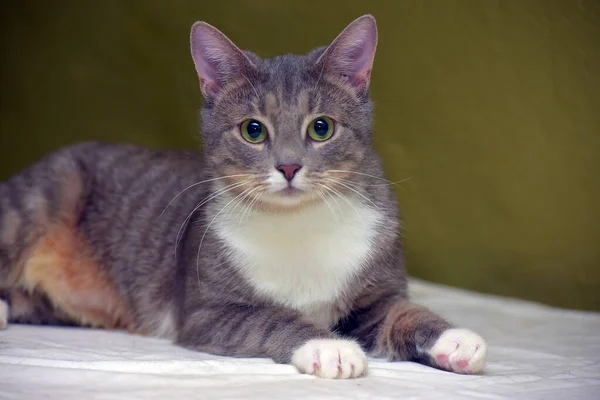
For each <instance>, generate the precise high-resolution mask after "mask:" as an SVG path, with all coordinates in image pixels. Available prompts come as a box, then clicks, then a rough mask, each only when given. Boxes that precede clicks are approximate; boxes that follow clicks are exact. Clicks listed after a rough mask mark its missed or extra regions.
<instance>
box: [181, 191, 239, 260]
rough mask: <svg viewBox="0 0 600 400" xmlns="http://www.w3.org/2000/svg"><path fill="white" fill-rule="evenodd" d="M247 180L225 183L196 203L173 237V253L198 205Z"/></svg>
mask: <svg viewBox="0 0 600 400" xmlns="http://www.w3.org/2000/svg"><path fill="white" fill-rule="evenodd" d="M248 182H250V180H249V179H248V180H245V181H242V182H238V183H232V184H230V185H227V186H225V187H224V188H221V189H219V190H217V191H216V192H215V193H213V194H212V195H210V196H207V197H206V198H205V199H204V200H202V201H201V202H200V203H198V205H197V206H196V207H194V209H193V210H192V211H191V212H190V213H189V214H188V216H187V217H186V218H185V220H184V221H183V223H182V224H181V226H180V227H179V231H177V237H176V238H175V254H177V246H178V245H179V242H180V240H181V238H182V237H183V230H184V229H185V227H186V226H187V223H188V222H189V220H190V218H192V215H194V213H195V212H196V211H198V209H199V208H200V207H202V206H203V205H204V204H206V203H208V202H209V201H211V200H213V199H214V198H216V197H219V196H220V195H222V194H224V193H226V192H229V191H230V190H233V189H235V188H238V187H240V186H243V185H245V184H247V183H248Z"/></svg>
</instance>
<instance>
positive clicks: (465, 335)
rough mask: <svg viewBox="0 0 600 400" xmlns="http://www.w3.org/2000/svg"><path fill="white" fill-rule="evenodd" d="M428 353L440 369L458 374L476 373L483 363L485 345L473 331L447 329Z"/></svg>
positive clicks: (481, 368)
mask: <svg viewBox="0 0 600 400" xmlns="http://www.w3.org/2000/svg"><path fill="white" fill-rule="evenodd" d="M429 355H430V356H431V358H432V359H433V360H434V362H435V363H436V364H437V365H438V366H439V367H440V368H442V369H445V370H448V371H453V372H457V373H460V374H476V373H478V372H481V370H483V367H484V365H485V361H486V358H487V345H486V343H485V340H483V338H482V337H481V336H479V335H478V334H477V333H475V332H473V331H470V330H468V329H448V330H447V331H445V332H444V333H442V334H441V335H440V337H439V338H438V340H437V341H436V342H435V344H434V345H433V347H432V348H431V349H430V350H429Z"/></svg>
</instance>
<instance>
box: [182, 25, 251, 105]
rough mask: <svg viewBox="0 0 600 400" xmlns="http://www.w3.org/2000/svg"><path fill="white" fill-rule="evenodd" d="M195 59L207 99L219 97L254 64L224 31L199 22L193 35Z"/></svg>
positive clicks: (192, 47) (191, 35)
mask: <svg viewBox="0 0 600 400" xmlns="http://www.w3.org/2000/svg"><path fill="white" fill-rule="evenodd" d="M190 45H191V51H192V58H193V59H194V65H195V67H196V72H197V73H198V77H199V78H200V89H201V90H202V94H203V95H204V96H205V97H206V98H212V97H214V96H216V95H217V94H218V93H219V92H220V91H221V90H222V89H223V87H224V86H225V85H226V84H227V83H228V82H231V81H234V80H236V79H240V78H242V77H244V76H246V74H248V73H249V72H251V70H253V69H254V65H253V64H252V61H250V59H249V58H248V57H247V56H246V55H245V54H244V52H243V51H242V50H240V49H239V48H238V47H237V46H236V45H235V44H233V42H232V41H231V40H229V38H228V37H227V36H225V35H224V34H223V33H221V31H219V30H218V29H217V28H215V27H214V26H212V25H209V24H207V23H206V22H196V23H195V24H194V25H193V26H192V31H191V34H190Z"/></svg>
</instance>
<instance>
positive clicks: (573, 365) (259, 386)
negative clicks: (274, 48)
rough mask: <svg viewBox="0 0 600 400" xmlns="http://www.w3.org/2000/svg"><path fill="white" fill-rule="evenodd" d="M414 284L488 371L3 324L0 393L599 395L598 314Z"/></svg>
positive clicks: (369, 396)
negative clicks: (284, 357) (341, 360)
mask: <svg viewBox="0 0 600 400" xmlns="http://www.w3.org/2000/svg"><path fill="white" fill-rule="evenodd" d="M411 291H412V293H413V299H414V300H415V301H417V302H419V303H421V304H424V305H426V306H428V307H430V308H431V309H433V310H435V311H436V312H439V313H440V314H442V315H443V316H445V317H447V318H448V319H450V320H451V321H453V322H455V323H457V324H459V325H461V326H463V327H466V328H470V329H473V330H475V331H477V332H479V333H480V334H482V335H483V336H484V337H485V338H486V339H487V341H488V344H489V348H490V352H489V358H488V364H487V368H486V371H485V373H484V374H483V375H481V376H464V375H457V374H452V373H448V372H444V371H439V370H436V369H433V368H428V367H425V366H422V365H418V364H415V363H409V362H402V363H388V362H385V361H382V360H374V359H373V360H370V364H369V370H370V372H369V376H368V377H366V378H362V379H356V380H348V381H327V380H321V379H318V378H313V377H310V376H306V375H300V374H298V373H297V372H296V371H295V369H294V368H293V367H291V366H287V365H276V364H274V363H272V362H270V361H268V360H263V359H232V358H226V357H215V356H211V355H207V354H201V353H196V352H192V351H187V350H184V349H181V348H179V347H177V346H174V345H172V344H170V343H169V342H167V341H165V340H158V339H151V338H144V337H139V336H133V335H127V334H125V333H120V332H106V331H97V330H91V329H70V328H67V329H64V328H53V327H32V326H19V325H11V326H9V328H8V330H6V331H3V332H0V398H2V399H41V398H56V399H65V400H68V399H86V400H87V399H142V398H146V399H171V398H173V399H234V398H238V399H239V398H243V399H252V400H254V399H256V400H258V399H292V398H299V399H307V400H308V399H331V400H334V399H345V400H347V399H445V400H448V399H512V400H514V399H568V400H571V399H600V314H596V313H584V312H576V311H566V310H559V309H553V308H548V307H544V306H541V305H538V304H533V303H528V302H523V301H518V300H512V299H505V298H499V297H493V296H485V295H481V294H476V293H470V292H464V291H460V290H456V289H451V288H446V287H441V286H436V285H432V284H428V283H424V282H420V281H416V280H413V281H412V283H411Z"/></svg>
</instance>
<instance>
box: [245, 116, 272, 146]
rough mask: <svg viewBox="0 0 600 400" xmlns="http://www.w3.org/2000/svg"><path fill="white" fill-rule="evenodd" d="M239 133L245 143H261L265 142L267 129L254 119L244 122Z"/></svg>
mask: <svg viewBox="0 0 600 400" xmlns="http://www.w3.org/2000/svg"><path fill="white" fill-rule="evenodd" d="M240 131H241V133H242V137H243V138H244V140H246V141H247V142H250V143H262V142H264V141H265V140H267V128H265V126H264V125H263V124H261V123H260V122H258V121H257V120H255V119H249V120H247V121H244V122H243V123H242V126H240Z"/></svg>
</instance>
